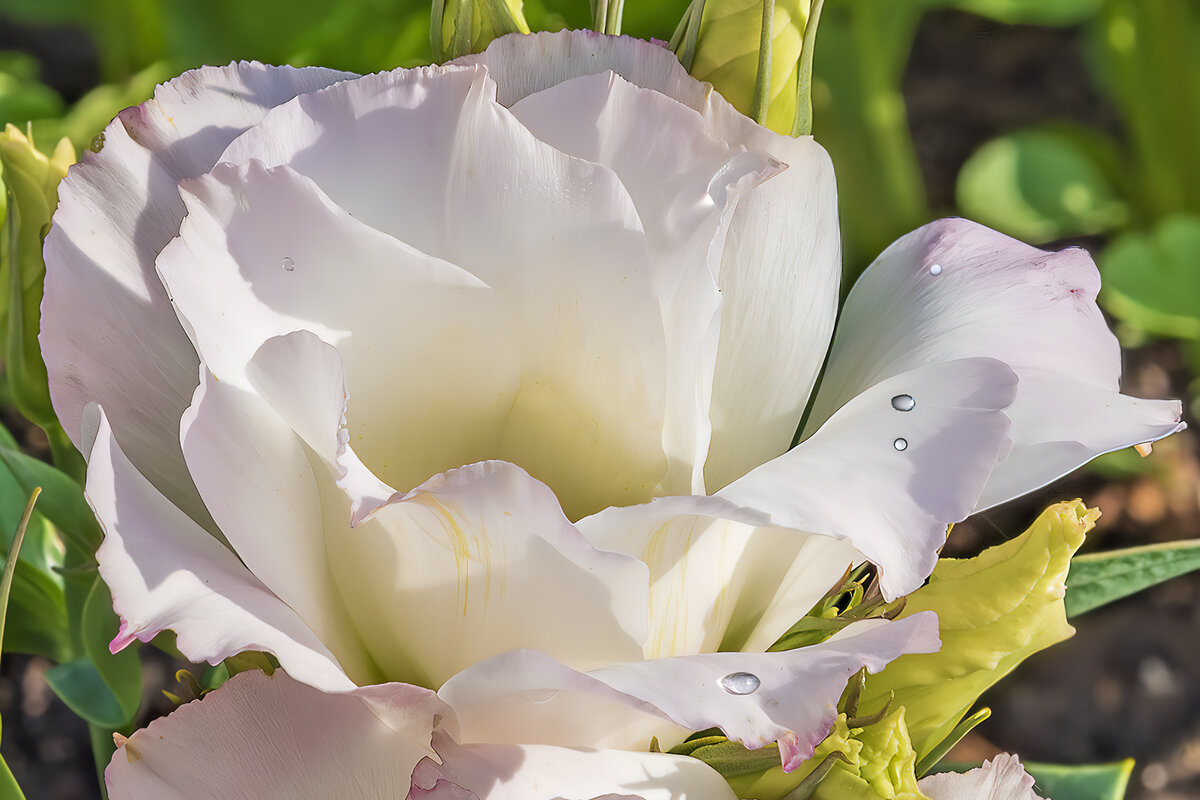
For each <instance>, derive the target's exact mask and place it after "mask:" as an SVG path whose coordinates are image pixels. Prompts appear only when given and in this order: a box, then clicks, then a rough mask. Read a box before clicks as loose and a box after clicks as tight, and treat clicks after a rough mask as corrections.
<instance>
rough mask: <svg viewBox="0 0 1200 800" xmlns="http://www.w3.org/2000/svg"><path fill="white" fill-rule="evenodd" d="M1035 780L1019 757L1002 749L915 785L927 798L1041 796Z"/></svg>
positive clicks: (1021, 799)
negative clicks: (959, 770)
mask: <svg viewBox="0 0 1200 800" xmlns="http://www.w3.org/2000/svg"><path fill="white" fill-rule="evenodd" d="M1034 784H1035V781H1034V779H1033V776H1032V775H1030V774H1029V773H1028V772H1026V771H1025V768H1024V767H1023V766H1021V760H1020V759H1019V758H1017V757H1016V756H1013V755H1009V754H1008V753H1001V754H1000V755H998V756H996V757H995V758H992V759H989V760H988V761H984V762H983V766H981V767H976V768H975V769H972V770H969V771H967V772H964V773H955V772H943V773H939V774H937V775H930V776H929V777H927V778H922V779H921V782H920V783H919V784H918V785H919V786H920V788H921V793H922V794H924V795H926V796H927V797H929V800H1042V796H1041V795H1039V794H1037V793H1036V792H1035V791H1034Z"/></svg>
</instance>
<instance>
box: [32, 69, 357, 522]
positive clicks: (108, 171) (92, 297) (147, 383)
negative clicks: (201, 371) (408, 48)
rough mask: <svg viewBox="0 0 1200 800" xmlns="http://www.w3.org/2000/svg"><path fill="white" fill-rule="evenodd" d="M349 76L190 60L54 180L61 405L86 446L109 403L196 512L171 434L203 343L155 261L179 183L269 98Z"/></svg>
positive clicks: (52, 339) (51, 352)
mask: <svg viewBox="0 0 1200 800" xmlns="http://www.w3.org/2000/svg"><path fill="white" fill-rule="evenodd" d="M344 77H346V74H345V73H339V72H334V71H332V70H325V69H303V70H296V69H292V68H290V67H264V66H263V65H261V64H246V63H241V64H232V65H230V66H228V67H221V68H214V67H205V68H203V69H199V70H194V71H192V72H187V73H185V74H183V75H182V76H180V77H179V78H176V79H175V80H173V81H171V82H170V83H167V84H165V85H163V86H160V87H158V89H157V90H156V91H155V96H154V99H153V100H150V101H149V102H147V103H144V104H143V105H141V106H138V107H136V108H130V109H126V110H125V111H123V112H121V114H120V115H119V116H118V118H117V119H116V120H115V121H114V122H113V123H112V124H111V125H109V126H108V128H107V130H106V131H105V133H104V137H105V138H104V149H103V150H101V151H100V152H99V153H97V154H91V153H84V155H83V158H82V159H81V161H80V163H79V164H77V165H75V166H74V167H72V169H71V171H70V173H69V174H68V175H67V177H66V178H65V179H64V180H63V182H62V185H61V186H60V187H59V193H60V202H59V206H58V212H57V214H56V215H55V218H54V225H53V226H52V227H51V229H50V233H49V235H48V236H47V238H46V250H45V254H46V293H45V299H44V301H43V306H42V311H43V313H42V334H41V343H42V353H43V356H44V358H45V360H46V368H47V371H48V373H49V377H50V391H51V396H52V398H53V400H54V407H55V410H56V411H57V412H58V416H59V419H60V420H61V421H62V423H63V427H64V428H65V429H66V431H67V434H68V435H69V436H70V437H71V440H72V441H73V442H74V443H75V444H76V445H78V446H82V441H83V440H82V438H81V433H80V418H81V414H82V413H83V408H84V406H85V405H86V404H87V403H88V402H91V401H96V402H99V403H101V404H102V405H103V406H104V407H105V410H106V412H107V413H108V414H109V416H110V418H111V420H112V423H113V426H114V428H115V429H116V432H117V436H118V437H119V439H120V441H121V442H122V446H123V447H124V448H125V449H126V450H127V451H128V452H129V454H130V458H131V459H132V460H133V462H134V463H135V464H136V465H137V466H138V468H139V469H140V470H141V471H142V472H143V473H145V474H146V475H147V476H149V478H150V479H151V481H152V482H153V483H154V485H155V486H156V487H157V488H158V489H159V490H161V491H162V492H164V493H165V494H166V495H167V496H168V497H170V498H171V499H172V500H173V501H175V502H176V503H177V504H179V505H180V506H181V507H183V508H184V509H185V510H186V511H187V512H188V514H189V515H190V516H192V518H193V519H196V520H198V521H200V522H201V523H207V515H206V512H205V511H204V508H203V506H202V504H201V503H200V500H199V497H198V496H197V495H196V490H195V488H194V487H193V486H192V481H191V478H190V477H189V476H188V473H187V470H186V468H185V467H184V464H183V457H182V455H181V454H180V452H179V447H178V444H177V443H176V440H177V436H178V431H179V417H180V415H181V414H182V413H183V410H184V409H185V408H186V407H187V405H188V402H189V399H190V397H191V393H192V389H193V388H194V387H195V385H196V365H197V361H196V355H195V353H194V352H193V350H192V347H191V345H190V344H189V343H188V340H187V337H186V336H185V335H184V332H183V330H182V329H181V328H180V327H179V323H178V322H177V321H176V319H175V314H174V312H173V311H172V310H171V307H170V304H169V303H168V301H167V295H166V293H165V292H164V291H163V288H162V286H161V284H160V283H159V281H158V276H157V275H156V274H155V272H154V258H155V256H156V255H157V254H158V251H159V250H161V249H162V248H163V246H165V245H166V244H167V243H168V242H169V241H170V240H171V239H172V238H173V237H174V236H175V234H176V233H177V232H178V230H179V222H180V220H181V219H182V218H183V215H184V208H183V203H182V202H181V201H180V199H179V195H178V192H177V190H176V183H177V182H178V181H179V180H180V179H182V178H188V177H192V176H195V175H199V174H201V173H203V172H205V171H207V170H208V169H210V168H211V167H212V165H213V163H215V161H216V159H217V156H218V155H220V153H221V151H222V150H223V149H224V148H225V146H226V145H227V144H228V143H229V142H230V141H232V140H233V138H234V137H236V136H237V135H238V134H240V133H241V132H242V131H244V130H245V129H246V128H247V127H249V126H251V125H253V124H254V123H256V122H257V121H258V120H260V119H261V118H262V117H263V115H264V114H265V113H266V111H267V110H268V109H270V108H271V107H273V106H275V105H277V104H278V103H281V102H283V101H285V100H287V99H290V98H291V97H294V96H295V95H296V94H299V93H302V92H307V91H312V90H313V89H316V88H319V87H322V86H327V85H329V84H330V83H333V82H335V81H337V80H341V79H342V78H344Z"/></svg>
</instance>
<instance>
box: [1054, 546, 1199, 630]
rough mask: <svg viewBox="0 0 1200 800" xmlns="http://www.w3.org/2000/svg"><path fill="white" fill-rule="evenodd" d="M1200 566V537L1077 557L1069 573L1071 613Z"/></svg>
mask: <svg viewBox="0 0 1200 800" xmlns="http://www.w3.org/2000/svg"><path fill="white" fill-rule="evenodd" d="M1196 569H1200V539H1189V540H1188V541H1183V542H1168V543H1166V544H1152V545H1146V546H1143V547H1131V548H1128V549H1125V550H1115V551H1112V552H1108V553H1089V554H1087V555H1083V556H1077V557H1075V558H1074V559H1072V560H1071V571H1070V573H1069V574H1068V575H1067V597H1066V604H1067V616H1069V617H1073V616H1076V615H1078V614H1083V613H1084V612H1087V611H1091V610H1092V609H1094V608H1099V607H1100V606H1103V605H1106V604H1108V603H1111V602H1112V601H1114V600H1119V599H1121V598H1122V597H1127V596H1128V595H1131V594H1134V593H1135V592H1140V591H1141V590H1143V589H1147V588H1149V587H1151V586H1154V585H1155V584H1158V583H1162V582H1163V581H1165V580H1169V579H1170V578H1174V577H1176V576H1178V575H1184V574H1186V573H1188V572H1191V571H1193V570H1196Z"/></svg>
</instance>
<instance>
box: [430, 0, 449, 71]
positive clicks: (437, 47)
mask: <svg viewBox="0 0 1200 800" xmlns="http://www.w3.org/2000/svg"><path fill="white" fill-rule="evenodd" d="M445 16H446V0H433V7H432V8H431V9H430V12H429V46H430V48H431V49H432V50H433V60H434V61H439V62H440V61H445V60H446V47H445V45H444V44H443V40H442V36H443V34H442V21H443V20H444V19H445Z"/></svg>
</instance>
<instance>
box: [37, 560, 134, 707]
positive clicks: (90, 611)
mask: <svg viewBox="0 0 1200 800" xmlns="http://www.w3.org/2000/svg"><path fill="white" fill-rule="evenodd" d="M80 623H81V627H82V629H83V650H84V654H85V655H84V657H83V658H78V659H76V660H74V661H70V662H67V663H65V664H59V665H58V666H55V667H52V668H51V669H49V670H47V672H46V682H47V683H49V684H50V688H51V689H53V690H54V693H55V694H57V695H58V696H59V697H61V698H62V700H63V702H64V703H66V704H67V706H68V707H69V708H70V709H71V710H72V711H74V712H75V713H76V714H77V715H78V716H80V717H83V718H84V719H85V720H87V721H88V722H89V723H91V724H92V725H96V726H99V727H101V728H104V729H105V730H109V731H113V730H117V729H119V728H123V727H125V726H126V725H128V724H129V723H130V722H131V721H132V720H133V717H134V714H136V713H137V709H138V705H139V704H140V703H141V699H142V669H141V661H140V659H139V658H138V654H137V646H136V645H133V646H130V647H127V648H125V649H124V650H122V651H120V652H119V653H110V652H109V650H108V643H109V641H110V640H111V639H112V638H113V637H114V636H115V635H116V633H117V624H118V623H117V617H116V614H114V613H113V610H112V598H111V596H110V595H109V592H108V587H107V586H105V585H104V582H103V581H102V580H100V578H99V577H96V578H95V580H94V581H93V582H92V586H91V590H90V591H89V592H88V595H87V600H86V601H85V602H84V604H83V613H82V615H81V620H80Z"/></svg>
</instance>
